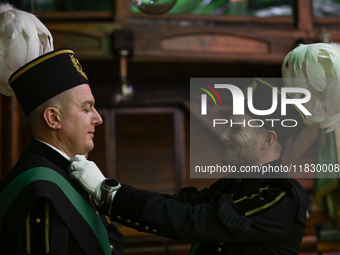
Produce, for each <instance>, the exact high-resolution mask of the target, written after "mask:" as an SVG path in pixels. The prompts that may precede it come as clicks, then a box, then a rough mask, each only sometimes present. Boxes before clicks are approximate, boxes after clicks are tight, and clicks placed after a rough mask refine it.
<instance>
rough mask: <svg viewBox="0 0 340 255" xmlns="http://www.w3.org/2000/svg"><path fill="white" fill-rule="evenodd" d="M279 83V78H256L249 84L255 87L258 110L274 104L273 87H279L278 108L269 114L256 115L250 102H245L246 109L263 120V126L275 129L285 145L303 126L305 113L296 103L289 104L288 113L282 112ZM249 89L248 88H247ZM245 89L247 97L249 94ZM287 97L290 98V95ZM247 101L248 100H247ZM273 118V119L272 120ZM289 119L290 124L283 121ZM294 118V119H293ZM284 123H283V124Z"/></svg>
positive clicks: (280, 140)
mask: <svg viewBox="0 0 340 255" xmlns="http://www.w3.org/2000/svg"><path fill="white" fill-rule="evenodd" d="M274 83H278V79H272V80H271V79H266V80H264V79H259V78H255V79H254V80H253V82H252V83H251V84H250V85H249V86H248V87H252V88H253V96H252V99H253V106H254V108H255V109H257V110H268V109H270V108H271V106H272V104H273V99H272V98H273V88H274V87H275V88H277V92H278V97H277V100H278V101H277V107H276V110H275V111H274V112H273V113H271V114H269V115H256V114H254V113H252V112H251V111H250V109H249V108H248V103H247V102H245V106H246V107H245V111H246V112H247V113H248V114H249V115H250V116H252V118H254V119H259V120H262V121H263V122H262V123H263V127H265V128H266V129H267V130H273V131H275V133H276V134H277V140H278V142H279V143H280V144H281V146H284V145H285V143H286V142H287V141H288V139H289V138H290V137H291V136H292V135H293V134H294V133H295V132H296V131H297V130H298V129H299V128H301V126H302V124H303V122H304V120H305V115H304V114H303V113H302V112H301V110H300V109H299V108H298V107H297V106H296V105H294V104H287V106H286V115H282V113H281V86H280V84H274ZM246 91H247V89H246ZM246 91H245V95H246V96H245V97H246V99H247V97H248V95H247V92H246ZM286 98H290V97H289V96H288V95H287V97H286ZM246 101H247V100H246ZM271 120H272V121H271ZM285 120H287V122H289V124H284V123H282V121H285ZM293 120H294V121H293ZM282 124H283V125H282Z"/></svg>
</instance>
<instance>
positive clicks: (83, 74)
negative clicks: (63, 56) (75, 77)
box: [70, 55, 88, 80]
mask: <svg viewBox="0 0 340 255" xmlns="http://www.w3.org/2000/svg"><path fill="white" fill-rule="evenodd" d="M70 58H71V60H72V63H73V66H74V67H75V68H76V70H77V71H78V72H79V73H80V74H81V75H82V76H83V77H84V78H85V79H86V80H88V78H87V76H86V74H85V73H84V71H83V68H82V67H81V65H80V63H79V61H78V59H76V58H75V57H74V55H70Z"/></svg>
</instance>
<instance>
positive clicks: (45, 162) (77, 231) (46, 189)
mask: <svg viewBox="0 0 340 255" xmlns="http://www.w3.org/2000/svg"><path fill="white" fill-rule="evenodd" d="M69 164H70V162H69V161H68V160H67V159H65V158H64V157H63V156H62V155H60V154H59V153H58V152H57V151H55V150H53V149H52V148H50V147H49V146H47V145H45V144H43V143H41V142H39V141H37V140H35V139H33V140H32V142H31V144H30V146H29V148H28V150H27V151H26V152H25V153H23V154H22V156H21V157H20V159H19V161H18V163H17V164H16V165H15V166H14V168H13V169H12V171H11V172H10V174H9V175H8V177H7V179H6V180H5V181H4V182H3V183H2V185H1V187H0V201H1V203H0V204H1V211H0V253H1V254H6V255H9V254H11V255H12V254H15V255H18V254H32V255H37V254H39V255H40V254H55V255H59V254H60V255H66V254H69V255H71V254H72V255H80V254H81V255H84V254H87V255H93V254H96V255H97V254H98V255H99V254H105V252H104V250H105V249H103V245H102V244H101V243H100V242H99V241H98V238H97V236H96V235H95V231H94V230H93V229H94V228H93V227H91V226H90V224H89V223H88V222H87V219H88V218H86V217H84V216H82V215H81V214H80V212H79V210H77V208H76V207H75V203H74V200H72V199H70V196H69V193H65V189H61V188H60V186H58V185H57V184H56V183H54V182H53V179H52V177H53V178H54V176H57V177H58V178H59V177H60V180H61V181H63V183H65V184H66V186H67V187H68V188H69V189H72V191H73V193H72V195H75V198H76V200H77V201H79V200H81V201H83V205H85V208H86V209H87V211H86V213H88V211H91V210H92V211H91V213H92V214H90V215H91V216H90V217H92V216H93V213H94V216H95V217H94V218H96V219H97V220H98V221H97V222H96V223H97V225H99V226H100V227H101V228H98V229H99V230H101V231H102V232H101V233H100V234H101V235H102V236H104V237H105V239H106V244H108V246H105V247H106V248H107V247H108V248H107V249H106V251H107V252H106V254H108V253H111V250H110V244H111V245H112V246H113V251H114V252H113V253H112V254H120V255H121V254H123V248H122V236H121V234H120V233H119V231H118V230H117V229H116V228H115V227H114V226H113V225H112V224H108V222H107V221H106V220H105V217H100V218H99V217H98V215H97V214H96V211H95V210H94V209H93V208H92V207H91V205H90V203H91V202H90V201H89V196H88V194H87V193H86V192H85V191H84V190H83V189H82V188H81V186H80V185H79V184H78V182H76V181H74V180H71V179H70V178H69V175H68V172H67V167H68V165H69ZM30 169H34V170H35V169H38V172H36V173H38V174H41V173H42V172H41V171H46V172H47V173H48V174H47V175H46V176H47V180H36V181H32V182H30V183H28V184H27V185H26V186H24V185H18V184H17V183H16V180H18V177H20V176H25V177H26V175H21V174H27V173H28V172H29V171H30ZM39 171H40V172H39ZM32 178H34V176H33V177H32ZM48 178H51V180H50V181H49V180H48ZM25 179H27V178H24V179H23V181H25ZM13 183H14V184H15V185H13ZM21 183H22V182H21ZM16 186H17V187H16ZM21 186H23V187H21ZM9 187H12V190H11V192H10V193H8V190H9ZM13 190H14V191H15V190H19V191H20V192H19V193H18V194H17V195H16V196H14V197H13V198H12V199H13V200H10V202H8V201H7V200H8V199H9V198H10V197H11V196H13V193H14V192H13ZM6 192H7V193H6ZM79 198H80V199H79ZM72 201H73V202H72ZM5 204H7V205H8V206H5ZM86 206H87V207H86ZM86 213H85V214H86ZM100 224H102V225H100ZM103 225H104V226H103ZM104 232H105V233H104ZM107 233H108V234H107ZM108 239H109V242H110V244H109V243H108ZM104 241H105V240H104Z"/></svg>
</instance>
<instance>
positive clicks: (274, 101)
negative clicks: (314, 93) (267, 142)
mask: <svg viewBox="0 0 340 255" xmlns="http://www.w3.org/2000/svg"><path fill="white" fill-rule="evenodd" d="M259 81H260V79H254V80H253V81H252V83H250V84H249V86H248V87H246V88H245V90H244V92H243V91H242V89H241V88H240V87H238V86H237V85H234V84H227V83H224V84H222V83H215V84H214V85H213V86H214V87H212V86H210V85H208V84H206V83H204V82H199V81H196V83H197V84H198V85H199V84H200V85H204V86H205V87H206V88H202V86H201V87H197V88H198V89H199V90H201V91H203V92H205V93H201V115H207V114H208V102H207V101H208V99H207V95H209V96H210V98H211V100H213V102H214V104H215V106H218V103H217V102H216V99H215V96H216V98H217V99H218V101H219V103H220V104H219V106H221V107H223V103H222V100H221V97H220V95H219V93H218V92H217V91H216V89H217V90H228V91H229V92H230V94H231V97H232V114H233V115H244V114H245V106H246V109H247V110H248V111H249V113H250V115H251V116H271V115H272V114H273V113H274V112H275V111H276V110H277V108H278V107H279V108H280V109H281V113H280V115H281V117H283V118H280V119H278V118H275V119H274V118H268V119H264V118H261V119H259V118H258V119H256V118H254V119H250V120H248V121H247V122H246V121H245V119H244V120H243V121H242V122H241V123H240V122H239V121H238V122H237V123H235V122H234V123H233V120H232V119H230V120H228V119H225V118H223V119H215V118H214V119H213V120H212V126H213V127H216V125H225V124H228V123H229V125H231V126H232V125H236V124H237V125H240V124H243V125H244V126H245V125H248V126H250V127H262V126H264V124H265V121H268V122H270V123H271V125H272V127H274V126H275V125H282V126H283V127H295V126H297V124H298V122H297V120H295V119H291V118H285V116H286V115H287V105H293V106H294V107H296V108H297V109H298V110H300V111H301V112H302V113H303V114H305V115H311V113H310V112H309V111H308V110H307V109H306V108H305V107H304V106H303V104H304V103H307V102H308V101H309V100H310V98H311V94H310V92H309V91H308V90H307V89H304V88H298V87H283V88H281V89H280V90H278V88H277V87H274V86H271V85H269V84H268V85H267V84H265V85H264V86H263V88H264V89H261V90H263V91H261V92H259V93H257V94H256V95H255V93H254V91H255V90H256V89H257V88H258V86H259ZM209 90H210V91H211V92H210V91H209ZM264 92H266V93H264ZM267 94H270V96H271V97H265V96H266V95H267ZM291 94H294V95H298V97H297V98H291V97H289V96H288V95H291ZM214 95H215V96H214ZM301 95H303V96H302V97H301ZM255 96H257V97H261V99H260V100H266V101H268V102H271V106H270V108H269V109H256V107H255V106H254V97H255ZM262 97H263V98H262ZM279 97H280V98H279ZM279 99H281V100H279ZM279 101H280V105H279Z"/></svg>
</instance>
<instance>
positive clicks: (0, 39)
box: [0, 3, 53, 96]
mask: <svg viewBox="0 0 340 255" xmlns="http://www.w3.org/2000/svg"><path fill="white" fill-rule="evenodd" d="M52 50H53V37H52V35H51V33H50V31H49V30H48V29H47V28H46V27H45V26H44V24H43V23H41V21H40V20H39V19H38V18H37V17H35V16H34V15H33V14H31V13H28V12H25V11H20V10H17V9H15V8H14V7H13V6H12V5H10V4H8V3H0V93H1V94H3V95H6V96H13V95H14V93H13V90H12V88H11V87H10V86H9V85H8V78H9V77H10V76H11V74H12V73H14V72H15V71H16V70H17V69H18V68H20V67H22V66H23V65H25V64H26V63H28V62H29V61H31V60H33V59H35V58H37V57H39V56H40V55H42V54H44V53H47V52H49V51H52Z"/></svg>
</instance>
